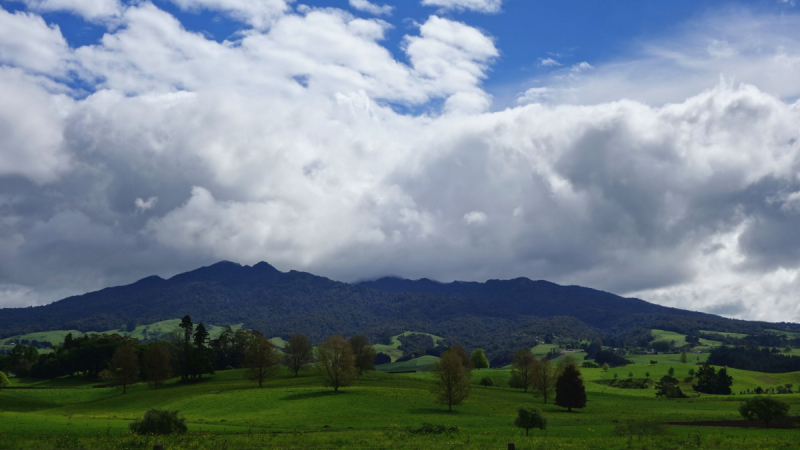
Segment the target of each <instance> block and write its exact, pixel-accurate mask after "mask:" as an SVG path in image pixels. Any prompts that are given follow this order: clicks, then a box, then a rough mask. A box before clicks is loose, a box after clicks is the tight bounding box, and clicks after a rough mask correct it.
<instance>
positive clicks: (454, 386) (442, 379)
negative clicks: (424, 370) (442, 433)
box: [431, 347, 470, 411]
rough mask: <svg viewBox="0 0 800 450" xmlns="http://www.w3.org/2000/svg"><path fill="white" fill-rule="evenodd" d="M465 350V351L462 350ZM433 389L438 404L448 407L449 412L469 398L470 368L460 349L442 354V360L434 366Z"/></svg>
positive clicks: (449, 350)
mask: <svg viewBox="0 0 800 450" xmlns="http://www.w3.org/2000/svg"><path fill="white" fill-rule="evenodd" d="M462 350H463V349H462ZM432 371H433V380H434V381H433V388H432V389H431V392H432V393H433V394H435V395H436V402H437V403H439V404H440V405H447V408H448V410H449V411H453V406H458V405H460V404H461V403H463V402H464V400H466V399H467V398H468V397H469V388H470V385H469V382H470V379H469V377H470V367H469V366H466V365H465V364H464V358H463V355H462V354H461V352H460V351H459V350H458V349H455V350H454V349H453V348H452V347H451V348H450V349H448V350H446V351H445V352H444V353H442V358H441V359H440V360H439V361H437V362H436V363H435V364H434V365H433V370H432Z"/></svg>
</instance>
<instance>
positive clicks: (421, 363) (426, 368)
mask: <svg viewBox="0 0 800 450" xmlns="http://www.w3.org/2000/svg"><path fill="white" fill-rule="evenodd" d="M436 361H439V358H437V357H435V356H430V355H425V356H420V357H419V358H414V359H412V360H409V361H403V362H393V363H389V364H381V365H380V366H376V367H375V369H376V370H378V371H380V372H408V371H411V370H416V371H417V372H430V370H431V368H432V367H433V365H434V364H436Z"/></svg>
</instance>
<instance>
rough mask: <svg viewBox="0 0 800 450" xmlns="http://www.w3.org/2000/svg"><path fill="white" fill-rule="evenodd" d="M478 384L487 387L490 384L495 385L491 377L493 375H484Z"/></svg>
mask: <svg viewBox="0 0 800 450" xmlns="http://www.w3.org/2000/svg"><path fill="white" fill-rule="evenodd" d="M478 384H480V385H481V386H483V387H485V388H486V387H489V386H494V380H493V379H491V377H483V378H481V381H480V382H479V383H478Z"/></svg>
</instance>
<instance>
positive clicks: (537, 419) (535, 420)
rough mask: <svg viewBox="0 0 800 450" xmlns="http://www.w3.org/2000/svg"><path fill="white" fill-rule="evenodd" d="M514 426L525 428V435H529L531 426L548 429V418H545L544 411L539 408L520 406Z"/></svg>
mask: <svg viewBox="0 0 800 450" xmlns="http://www.w3.org/2000/svg"><path fill="white" fill-rule="evenodd" d="M514 426H517V427H519V428H524V429H525V436H527V435H528V430H530V429H531V428H538V429H540V430H546V429H547V419H545V417H544V416H543V415H542V412H541V411H539V410H538V409H537V408H520V409H519V410H518V411H517V418H516V420H514Z"/></svg>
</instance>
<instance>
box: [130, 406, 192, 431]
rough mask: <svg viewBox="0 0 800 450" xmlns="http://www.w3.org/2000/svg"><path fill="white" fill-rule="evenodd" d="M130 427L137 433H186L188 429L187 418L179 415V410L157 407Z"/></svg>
mask: <svg viewBox="0 0 800 450" xmlns="http://www.w3.org/2000/svg"><path fill="white" fill-rule="evenodd" d="M129 427H130V429H131V432H133V433H135V434H155V435H164V434H185V433H186V431H187V430H188V428H187V426H186V419H185V418H183V417H178V411H168V410H166V409H164V410H162V409H155V408H153V409H150V410H149V411H147V412H146V413H145V414H144V418H143V419H141V420H137V421H135V422H133V423H131V424H130V425H129Z"/></svg>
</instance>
